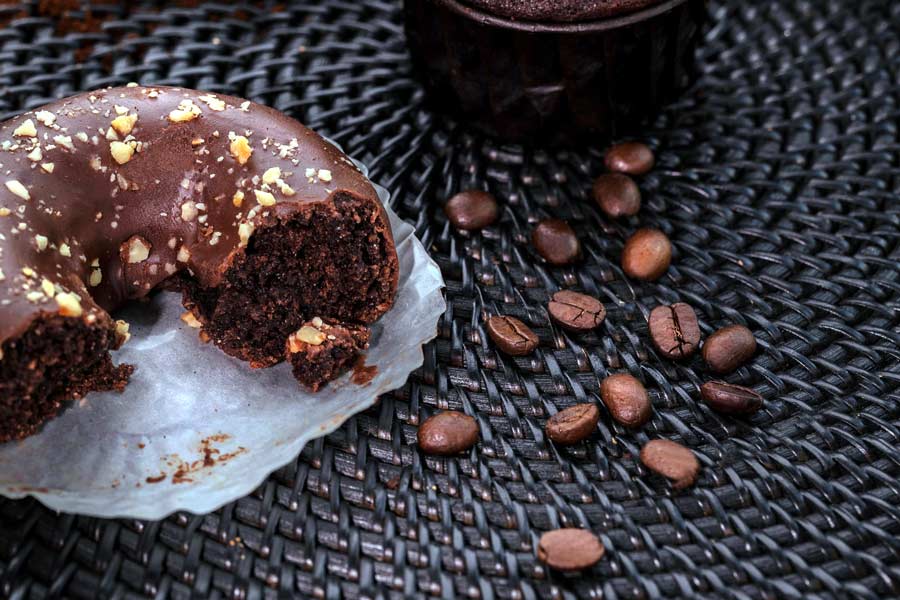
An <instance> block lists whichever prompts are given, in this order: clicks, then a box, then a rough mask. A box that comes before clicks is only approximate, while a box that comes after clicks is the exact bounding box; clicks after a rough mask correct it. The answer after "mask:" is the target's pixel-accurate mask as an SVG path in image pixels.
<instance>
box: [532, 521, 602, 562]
mask: <svg viewBox="0 0 900 600" xmlns="http://www.w3.org/2000/svg"><path fill="white" fill-rule="evenodd" d="M604 552H605V549H604V548H603V544H601V543H600V540H599V539H597V536H596V535H594V534H593V533H591V532H590V531H587V530H586V529H575V528H574V527H567V528H564V529H554V530H553V531H548V532H546V533H545V534H544V535H542V536H541V539H540V541H539V542H538V548H537V556H538V560H540V561H541V562H542V563H544V564H546V565H547V566H549V567H552V568H554V569H557V570H559V571H578V570H581V569H586V568H588V567H590V566H593V565H595V564H597V562H598V561H599V560H600V559H601V558H603V553H604Z"/></svg>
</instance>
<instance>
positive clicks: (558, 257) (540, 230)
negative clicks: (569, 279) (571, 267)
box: [531, 219, 581, 265]
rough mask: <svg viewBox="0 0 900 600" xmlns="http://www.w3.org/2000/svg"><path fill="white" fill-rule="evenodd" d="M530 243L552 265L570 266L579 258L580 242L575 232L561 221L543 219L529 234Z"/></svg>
mask: <svg viewBox="0 0 900 600" xmlns="http://www.w3.org/2000/svg"><path fill="white" fill-rule="evenodd" d="M531 242H532V243H533V244H534V247H535V249H536V250H537V251H538V254H540V255H541V256H542V257H543V258H544V260H546V261H547V262H548V263H550V264H552V265H568V264H572V263H573V262H575V261H576V260H578V258H579V257H580V256H581V242H579V241H578V236H577V235H575V230H574V229H572V227H571V226H569V224H568V223H566V222H565V221H563V220H562V219H544V220H543V221H541V222H540V223H538V224H537V227H535V228H534V232H532V234H531Z"/></svg>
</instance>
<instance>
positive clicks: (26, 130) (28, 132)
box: [13, 119, 37, 137]
mask: <svg viewBox="0 0 900 600" xmlns="http://www.w3.org/2000/svg"><path fill="white" fill-rule="evenodd" d="M13 135H14V136H16V137H34V136H36V135H37V128H36V127H35V126H34V121H32V120H31V119H25V121H24V122H23V123H22V124H21V125H19V126H18V127H16V128H15V129H14V130H13Z"/></svg>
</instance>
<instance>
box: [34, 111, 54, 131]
mask: <svg viewBox="0 0 900 600" xmlns="http://www.w3.org/2000/svg"><path fill="white" fill-rule="evenodd" d="M34 118H35V119H37V120H38V121H39V122H40V123H43V124H44V125H46V126H47V127H50V126H51V125H53V123H54V121H56V115H54V114H53V113H52V112H50V111H49V110H39V111H37V112H36V113H34Z"/></svg>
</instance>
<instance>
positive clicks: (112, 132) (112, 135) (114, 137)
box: [106, 127, 119, 142]
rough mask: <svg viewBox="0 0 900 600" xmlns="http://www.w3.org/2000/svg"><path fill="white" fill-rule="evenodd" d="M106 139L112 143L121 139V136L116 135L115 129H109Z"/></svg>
mask: <svg viewBox="0 0 900 600" xmlns="http://www.w3.org/2000/svg"><path fill="white" fill-rule="evenodd" d="M106 139H107V140H109V141H111V142H112V141H114V140H117V139H119V134H118V133H116V130H115V129H113V128H112V127H110V128H109V129H107V130H106Z"/></svg>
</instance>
